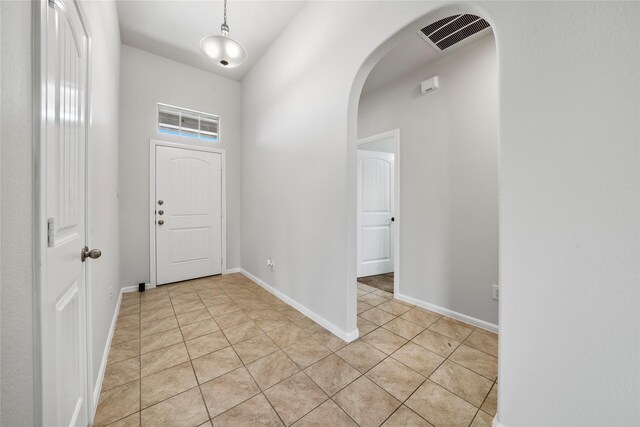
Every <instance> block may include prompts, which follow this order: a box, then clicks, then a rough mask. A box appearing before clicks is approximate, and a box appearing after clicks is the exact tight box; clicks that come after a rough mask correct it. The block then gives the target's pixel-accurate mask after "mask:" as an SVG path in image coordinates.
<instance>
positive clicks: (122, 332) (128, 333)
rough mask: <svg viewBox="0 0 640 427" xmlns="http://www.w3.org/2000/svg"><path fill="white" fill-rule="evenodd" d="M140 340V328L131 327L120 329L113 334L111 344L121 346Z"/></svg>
mask: <svg viewBox="0 0 640 427" xmlns="http://www.w3.org/2000/svg"><path fill="white" fill-rule="evenodd" d="M139 338H140V327H139V326H133V327H131V328H120V329H116V330H115V331H114V332H113V338H112V340H111V341H112V343H113V344H121V343H123V342H129V341H133V340H137V339H139Z"/></svg>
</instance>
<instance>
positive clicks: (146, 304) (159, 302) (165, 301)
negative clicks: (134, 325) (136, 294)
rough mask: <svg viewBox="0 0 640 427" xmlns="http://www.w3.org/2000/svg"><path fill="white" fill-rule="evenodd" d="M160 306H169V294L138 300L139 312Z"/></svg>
mask: <svg viewBox="0 0 640 427" xmlns="http://www.w3.org/2000/svg"><path fill="white" fill-rule="evenodd" d="M162 307H171V299H170V298H169V295H167V296H166V297H163V298H157V299H154V300H153V301H141V302H140V312H141V313H144V312H145V311H153V310H157V309H159V308H162Z"/></svg>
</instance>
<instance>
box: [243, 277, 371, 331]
mask: <svg viewBox="0 0 640 427" xmlns="http://www.w3.org/2000/svg"><path fill="white" fill-rule="evenodd" d="M239 270H240V273H242V274H243V275H245V276H246V277H248V278H249V279H251V280H253V281H254V282H256V283H257V284H258V285H259V286H260V287H262V288H263V289H265V290H266V291H267V292H269V293H270V294H272V295H274V296H276V297H277V298H278V299H280V300H281V301H283V302H284V303H286V304H288V305H290V306H291V307H293V308H295V309H296V310H298V311H299V312H300V313H302V314H304V315H305V316H307V317H308V318H310V319H311V320H313V321H314V322H316V323H317V324H318V325H320V326H322V327H323V328H325V329H326V330H328V331H329V332H331V333H332V334H334V335H336V336H337V337H339V338H340V339H342V340H343V341H346V342H351V341H354V340H355V339H357V338H358V337H359V336H360V334H359V332H358V329H356V330H354V331H351V332H347V331H345V330H343V329H342V328H339V327H338V326H336V325H335V324H333V323H332V322H330V321H328V320H327V319H325V318H324V317H322V316H320V315H319V314H318V313H316V312H315V311H313V310H310V309H309V308H307V307H305V306H304V305H302V304H300V303H299V302H298V301H296V300H294V299H293V298H291V297H289V296H287V295H285V294H284V293H282V292H280V291H279V290H277V289H275V288H274V287H272V286H271V285H269V284H268V283H266V282H264V281H263V280H261V279H260V278H258V277H256V276H254V275H253V274H251V273H249V272H248V271H247V270H245V269H242V268H241V269H239Z"/></svg>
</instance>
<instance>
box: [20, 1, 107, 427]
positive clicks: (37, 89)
mask: <svg viewBox="0 0 640 427" xmlns="http://www.w3.org/2000/svg"><path fill="white" fill-rule="evenodd" d="M52 1H53V2H54V3H56V2H57V1H56V0H46V1H42V2H39V3H33V7H34V9H33V21H32V22H33V53H32V59H33V83H32V88H33V94H32V100H33V105H32V106H33V118H34V120H33V130H34V135H33V162H34V163H33V165H34V168H33V173H34V181H33V186H34V188H33V203H34V212H33V222H34V224H33V230H34V233H33V245H34V253H33V260H32V261H33V266H34V277H33V282H34V283H33V289H34V301H33V303H34V305H33V316H34V341H33V346H34V355H35V357H34V377H35V386H34V389H35V408H34V412H35V417H34V418H35V421H36V425H42V424H43V422H44V416H45V414H46V412H47V411H46V408H45V405H46V399H47V397H48V396H45V390H46V387H45V385H44V366H45V365H46V363H45V360H46V354H47V353H46V351H45V346H44V343H43V341H42V340H43V337H44V336H45V333H46V331H47V328H48V325H47V324H46V322H45V321H44V319H46V316H45V315H44V314H45V313H44V312H45V311H46V306H45V305H44V304H42V302H43V301H44V300H45V298H44V296H45V295H44V292H45V289H46V286H47V268H46V265H47V263H46V259H47V248H48V235H47V232H48V230H47V228H48V224H47V212H46V206H47V185H46V177H47V170H46V166H47V140H46V126H47V98H46V94H47V34H48V28H47V25H48V19H47V14H48V8H49V7H52V6H50V2H52ZM70 3H73V4H74V6H75V7H76V9H77V11H78V15H79V16H80V20H81V21H82V26H83V27H84V31H85V33H86V34H87V70H86V73H87V75H86V88H85V89H86V94H85V114H84V120H85V129H84V133H85V153H84V157H85V158H84V161H85V176H84V181H85V182H84V193H85V194H84V196H85V197H84V209H85V223H84V228H85V230H84V235H85V245H87V246H90V247H91V241H92V239H91V234H90V230H91V227H90V225H91V215H90V213H91V211H90V209H89V208H90V206H91V204H90V200H91V197H90V191H89V190H90V185H91V179H92V175H91V167H90V159H91V143H90V140H89V134H90V132H89V130H90V127H91V120H90V119H91V100H92V86H93V85H92V84H91V64H92V58H93V53H92V44H93V43H92V42H93V35H92V32H91V28H90V27H89V21H88V18H87V15H86V12H85V11H84V7H83V5H82V4H81V2H79V1H77V0H70ZM90 264H91V263H83V267H84V281H85V283H84V286H85V289H84V290H85V317H86V325H85V334H84V335H85V337H84V344H85V353H86V354H85V357H86V396H85V400H86V403H87V404H86V411H87V419H88V420H89V421H90V422H93V418H94V415H95V411H96V408H97V403H98V402H97V399H95V398H96V395H95V394H94V388H95V385H94V380H93V345H92V343H93V333H92V329H91V325H92V313H93V310H92V305H91V286H90V277H91V274H90V273H91V265H90Z"/></svg>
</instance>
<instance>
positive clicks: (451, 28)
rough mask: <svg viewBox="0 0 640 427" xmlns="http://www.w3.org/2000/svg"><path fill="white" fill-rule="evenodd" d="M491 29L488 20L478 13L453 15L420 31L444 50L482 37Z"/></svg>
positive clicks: (432, 44)
mask: <svg viewBox="0 0 640 427" xmlns="http://www.w3.org/2000/svg"><path fill="white" fill-rule="evenodd" d="M488 31H491V26H490V25H489V23H488V22H487V21H485V20H484V19H482V18H480V17H479V16H476V15H468V14H465V15H453V16H448V17H446V18H443V19H440V20H439V21H436V22H434V23H432V24H429V25H427V26H426V27H424V28H423V29H421V30H420V31H418V33H419V34H420V35H421V36H422V38H423V39H425V40H426V41H427V42H428V43H429V44H430V45H431V46H433V48H434V49H436V50H437V51H438V52H442V51H444V50H445V49H447V48H450V47H451V46H453V45H455V44H458V43H460V42H461V41H463V40H467V39H469V41H470V38H471V37H472V36H473V39H476V38H479V37H481V35H483V34H484V33H486V32H488Z"/></svg>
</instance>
